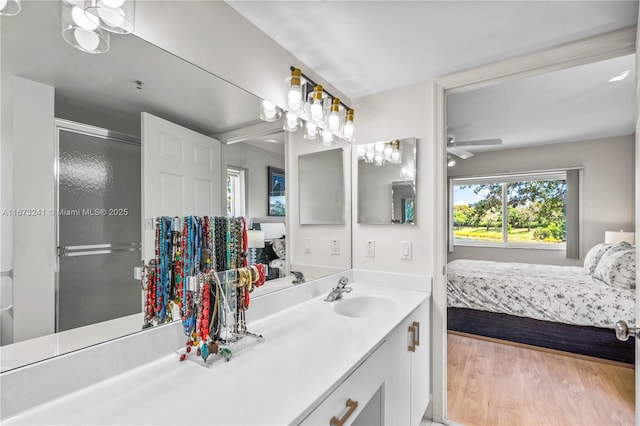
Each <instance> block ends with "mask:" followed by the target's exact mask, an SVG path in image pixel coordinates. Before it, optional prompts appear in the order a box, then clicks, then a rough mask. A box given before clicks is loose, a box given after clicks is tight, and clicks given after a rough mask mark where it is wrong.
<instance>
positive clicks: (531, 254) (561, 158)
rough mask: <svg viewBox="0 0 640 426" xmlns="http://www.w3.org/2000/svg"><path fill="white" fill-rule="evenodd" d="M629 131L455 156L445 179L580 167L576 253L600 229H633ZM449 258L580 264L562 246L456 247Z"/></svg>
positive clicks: (600, 236)
mask: <svg viewBox="0 0 640 426" xmlns="http://www.w3.org/2000/svg"><path fill="white" fill-rule="evenodd" d="M634 140H635V139H634V135H629V136H620V137H614V138H607V139H597V140H589V141H581V142H570V143H562V144H553V145H545V146H540V147H531V148H520V149H511V150H503V151H493V152H485V153H479V154H476V155H474V156H473V157H471V158H469V159H467V160H458V161H457V162H456V165H455V166H454V167H452V168H450V169H449V176H450V177H462V176H475V175H482V174H494V173H496V174H498V173H506V172H519V171H532V170H548V169H561V168H568V167H584V171H583V174H582V177H583V179H582V182H581V184H582V188H581V197H582V207H583V208H582V221H583V233H582V235H581V237H582V257H584V254H585V253H586V252H587V251H588V250H589V248H591V247H593V246H594V245H595V244H597V243H599V242H603V241H604V233H605V231H617V230H620V229H624V230H625V231H634V230H635V221H634V215H635V198H634V197H635V195H634V194H635V165H634V158H635V149H634ZM448 258H449V260H453V259H481V260H499V261H509V262H523V263H548V264H558V265H581V264H582V260H581V259H567V258H566V255H565V252H564V250H540V249H530V250H529V249H508V248H506V249H505V248H487V247H465V246H456V247H455V249H454V252H453V253H449V257H448Z"/></svg>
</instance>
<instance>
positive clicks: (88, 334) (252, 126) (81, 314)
mask: <svg viewBox="0 0 640 426" xmlns="http://www.w3.org/2000/svg"><path fill="white" fill-rule="evenodd" d="M60 20H61V13H60V3H59V2H51V1H43V2H37V1H33V2H24V3H23V9H22V11H21V13H20V14H19V15H17V16H12V17H2V28H1V30H2V34H1V36H2V39H1V42H2V46H1V47H2V56H1V58H0V61H1V66H2V91H1V94H2V147H1V149H2V156H1V157H2V181H1V185H2V208H3V209H8V210H9V209H22V211H25V209H27V210H29V211H31V213H30V216H27V215H26V214H24V215H22V214H21V215H19V216H18V215H17V214H16V215H13V214H7V215H3V216H2V218H1V219H2V252H1V256H2V286H1V288H0V290H1V294H0V296H1V300H2V306H0V307H1V308H2V311H0V312H1V316H0V329H1V333H2V334H1V343H2V347H1V348H0V350H1V351H2V356H1V359H2V371H6V370H8V369H11V368H16V367H19V366H22V365H26V364H29V363H32V362H36V361H39V360H42V359H46V358H49V357H52V356H56V355H59V354H62V353H65V352H68V351H72V350H76V349H79V348H82V347H86V346H89V345H92V344H96V343H99V342H102V341H106V340H109V339H113V338H117V337H120V336H122V335H126V334H129V333H133V332H137V331H140V329H141V327H142V324H143V320H142V314H141V310H142V298H141V292H140V283H139V281H137V280H135V279H134V278H133V268H134V267H135V266H140V264H141V258H146V257H148V253H149V252H150V251H151V252H153V246H152V245H151V246H150V241H151V244H152V242H153V235H154V231H153V217H155V216H156V215H158V214H162V215H169V216H173V215H181V214H182V213H181V212H184V213H185V214H192V213H189V210H188V208H185V207H184V205H185V204H184V203H186V202H187V201H185V199H186V198H188V197H187V195H185V194H186V193H187V190H186V189H184V187H181V186H179V185H174V183H175V182H172V181H171V180H170V179H169V180H166V179H165V180H166V181H163V182H161V183H160V184H158V182H156V181H155V180H154V181H153V182H150V180H149V179H145V177H146V176H148V173H150V171H153V170H154V168H155V167H156V166H157V167H164V166H160V165H158V164H156V163H154V162H153V161H150V160H149V158H147V157H148V154H149V152H151V151H154V150H155V151H157V152H158V153H159V155H160V156H162V157H163V158H165V159H166V158H176V159H177V158H187V157H189V156H191V159H192V161H193V167H192V168H194V169H196V168H198V167H203V168H207V169H208V170H209V171H210V175H209V177H208V178H207V179H209V180H207V181H206V182H205V183H203V182H204V181H203V180H202V179H200V178H199V177H196V178H195V179H196V181H197V182H196V183H194V184H193V185H192V189H193V194H194V195H193V196H192V198H193V200H192V202H193V203H196V204H197V203H200V204H203V205H204V207H202V206H201V208H204V209H206V211H207V212H208V214H209V215H212V216H227V215H230V216H245V217H246V218H247V221H248V223H249V226H250V227H254V228H256V229H257V228H260V230H261V232H260V233H259V238H258V240H260V241H258V242H257V243H256V244H257V246H256V247H257V248H260V247H262V246H265V245H268V244H270V243H271V242H272V240H275V239H278V240H280V242H281V243H282V242H284V244H279V245H278V246H279V247H280V248H283V247H286V249H284V250H280V251H279V252H278V255H279V256H278V257H279V259H280V260H281V262H280V263H279V266H278V268H277V269H278V272H279V273H278V274H275V275H277V276H273V278H274V279H273V280H271V281H268V282H267V284H265V285H264V286H263V287H262V288H261V289H260V294H257V293H256V294H254V297H258V296H259V295H261V294H264V293H268V292H271V291H275V290H279V289H282V288H285V287H288V286H291V285H293V284H292V282H293V281H294V279H295V277H294V276H292V275H290V269H292V268H291V267H290V263H291V258H292V253H293V250H295V249H296V246H295V244H289V241H290V240H295V238H296V232H297V228H296V229H287V227H286V225H287V221H288V220H289V218H288V217H287V216H281V215H270V214H269V211H268V197H269V191H268V178H269V174H268V171H269V170H270V169H271V170H273V169H280V170H282V171H283V172H284V175H285V177H286V179H287V186H288V187H289V185H292V186H293V187H294V188H295V187H296V182H291V179H297V173H291V174H290V167H291V165H290V164H289V165H288V164H287V163H286V162H285V151H287V150H289V148H288V139H290V138H289V137H287V135H285V134H284V132H283V131H282V123H280V122H278V121H276V122H265V121H261V120H260V118H259V116H260V106H261V102H262V100H261V99H259V98H258V97H256V96H254V95H253V94H251V93H248V92H247V91H245V90H243V89H241V88H238V87H237V86H234V85H233V84H230V83H229V82H226V81H224V80H222V79H220V78H218V77H216V76H215V75H213V74H211V73H209V72H207V71H205V70H203V69H201V68H198V67H196V66H194V65H193V64H191V63H189V62H187V61H184V60H183V59H181V58H179V57H176V56H174V55H172V54H171V53H169V52H167V51H164V50H162V49H160V48H158V47H156V46H154V45H152V44H150V43H148V42H146V41H144V40H142V39H140V38H138V37H136V36H133V35H126V36H117V37H112V38H111V46H110V49H109V51H108V52H106V53H104V54H100V55H91V54H86V53H83V52H80V51H78V50H76V49H74V48H73V47H71V46H69V45H67V44H66V43H65V41H64V40H63V39H62V37H61V35H60V29H61V22H60ZM33 28H37V29H38V30H37V31H33ZM143 117H144V118H143ZM176 129H179V130H176ZM177 132H178V133H177ZM179 132H185V133H184V134H187V135H193V134H196V135H199V136H198V137H203V138H205V139H210V140H213V141H215V144H214V145H212V148H211V149H209V150H207V151H206V152H205V151H203V150H202V145H198V144H194V145H193V146H192V147H191V149H190V150H189V152H187V151H185V149H184V148H179V147H180V146H181V145H180V144H179V143H177V142H178V141H179V140H180V138H181V136H180V137H178V136H176V135H178V134H181V133H179ZM149 141H152V142H149ZM308 143H311V142H308ZM145 155H147V157H145ZM176 161H177V160H176ZM346 176H349V174H348V173H347V174H346ZM198 179H199V180H198ZM154 185H155V186H154ZM163 185H164V186H163ZM344 185H345V187H348V186H349V181H348V180H345V182H344ZM171 191H174V192H171ZM288 192H289V193H288V194H287V195H288V196H287V197H286V203H287V206H286V211H287V215H289V209H290V207H289V205H288V204H289V203H290V202H292V201H294V202H295V197H296V195H297V194H296V192H295V191H288ZM190 196H191V195H190ZM292 199H293V200H292ZM205 201H206V203H205ZM149 202H153V203H155V204H153V203H152V204H149ZM149 205H153V206H155V207H154V208H157V210H153V209H152V208H150V207H149ZM181 206H182V207H181ZM8 210H7V211H8ZM91 212H94V213H95V212H97V214H90V213H91ZM103 212H106V213H104V214H103ZM343 239H346V237H343ZM350 244H351V241H350V234H349V240H348V241H343V246H342V248H343V250H344V251H345V252H347V253H349V256H346V257H345V258H346V259H347V260H348V262H347V261H345V262H343V263H341V264H339V265H331V266H332V268H330V269H326V268H323V267H324V266H325V264H324V263H323V261H322V260H320V261H316V262H305V263H306V264H308V266H309V267H313V271H311V270H309V272H308V273H307V274H306V275H307V279H311V278H318V277H320V276H322V275H323V274H324V275H326V274H327V273H332V272H335V271H336V269H339V270H343V269H347V268H349V267H350V266H351V265H350ZM145 253H146V255H145ZM253 254H254V255H255V254H256V253H255V252H254V253H253ZM304 266H305V265H300V264H297V265H296V266H295V268H296V270H302V271H303V272H304ZM25 348H27V349H28V350H27V351H25V350H24V349H25Z"/></svg>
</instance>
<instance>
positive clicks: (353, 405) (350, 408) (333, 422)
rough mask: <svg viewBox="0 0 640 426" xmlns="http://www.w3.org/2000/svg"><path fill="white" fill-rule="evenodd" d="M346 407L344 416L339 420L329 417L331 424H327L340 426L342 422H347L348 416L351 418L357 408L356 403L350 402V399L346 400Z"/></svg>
mask: <svg viewBox="0 0 640 426" xmlns="http://www.w3.org/2000/svg"><path fill="white" fill-rule="evenodd" d="M346 407H347V408H348V410H347V412H346V413H344V416H342V418H341V419H339V418H337V417H336V416H333V417H331V422H329V424H330V425H331V426H342V425H343V424H344V422H346V421H347V419H348V418H349V416H351V415H352V414H353V412H354V411H356V408H358V401H352V400H351V398H349V399H347V403H346Z"/></svg>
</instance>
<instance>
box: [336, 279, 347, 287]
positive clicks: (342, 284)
mask: <svg viewBox="0 0 640 426" xmlns="http://www.w3.org/2000/svg"><path fill="white" fill-rule="evenodd" d="M348 282H349V278H347V277H340V279H339V280H338V288H344V287H345V286H346V285H347V283H348Z"/></svg>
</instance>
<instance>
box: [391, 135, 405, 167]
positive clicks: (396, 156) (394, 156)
mask: <svg viewBox="0 0 640 426" xmlns="http://www.w3.org/2000/svg"><path fill="white" fill-rule="evenodd" d="M392 145H393V150H392V151H391V162H392V163H393V164H400V163H401V162H402V155H401V153H400V141H399V140H396V141H394V142H393V144H392Z"/></svg>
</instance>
